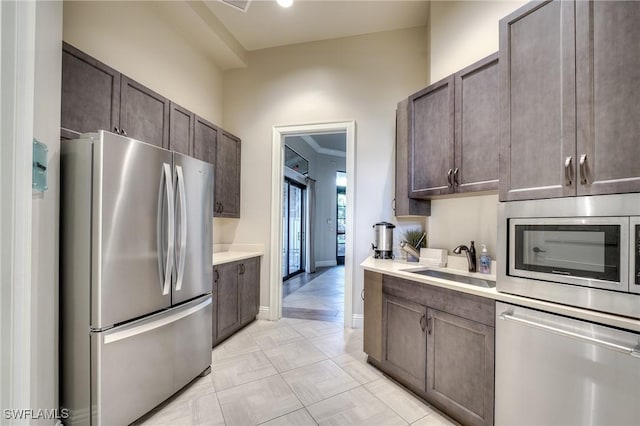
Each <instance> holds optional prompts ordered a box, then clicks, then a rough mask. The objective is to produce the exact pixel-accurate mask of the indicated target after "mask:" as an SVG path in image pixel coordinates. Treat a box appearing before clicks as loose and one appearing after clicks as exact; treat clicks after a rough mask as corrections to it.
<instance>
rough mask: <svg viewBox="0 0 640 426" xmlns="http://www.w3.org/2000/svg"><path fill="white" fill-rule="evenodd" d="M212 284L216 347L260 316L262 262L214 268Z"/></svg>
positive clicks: (213, 327)
mask: <svg viewBox="0 0 640 426" xmlns="http://www.w3.org/2000/svg"><path fill="white" fill-rule="evenodd" d="M213 280H214V282H213V303H214V308H213V324H212V335H213V345H214V346H215V345H217V344H218V343H220V342H221V341H223V340H224V339H226V338H227V337H229V336H231V335H232V334H233V333H235V332H236V331H237V330H239V329H240V328H241V327H243V326H245V325H247V324H248V323H250V322H251V321H253V320H254V319H255V318H256V316H257V315H258V309H259V298H260V258H259V257H253V258H250V259H245V260H240V261H237V262H230V263H223V264H220V265H217V266H214V268H213Z"/></svg>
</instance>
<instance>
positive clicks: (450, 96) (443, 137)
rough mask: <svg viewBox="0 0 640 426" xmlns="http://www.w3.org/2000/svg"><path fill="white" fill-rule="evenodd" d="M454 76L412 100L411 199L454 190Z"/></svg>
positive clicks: (417, 94)
mask: <svg viewBox="0 0 640 426" xmlns="http://www.w3.org/2000/svg"><path fill="white" fill-rule="evenodd" d="M453 84H454V83H453V76H450V77H447V78H446V79H444V80H441V81H439V82H437V83H434V84H432V85H431V86H429V87H427V88H426V89H424V90H421V91H420V92H418V93H416V94H414V95H411V96H410V97H409V129H410V132H409V147H410V149H409V196H410V197H412V198H425V197H429V196H432V195H440V194H448V193H449V192H451V191H452V190H453V186H452V184H453V120H454V90H453Z"/></svg>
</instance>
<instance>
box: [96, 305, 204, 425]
mask: <svg viewBox="0 0 640 426" xmlns="http://www.w3.org/2000/svg"><path fill="white" fill-rule="evenodd" d="M205 323H206V324H207V325H209V326H210V324H211V295H207V296H205V297H203V298H199V299H196V300H194V301H193V302H190V303H187V304H185V305H182V306H179V307H177V308H174V309H170V310H168V311H166V312H162V313H160V314H156V315H153V316H151V317H148V318H145V319H143V320H140V321H136V322H134V323H131V324H127V325H125V326H122V327H116V328H114V329H111V330H108V331H105V332H101V333H93V334H92V335H91V347H92V359H91V376H92V381H91V417H92V422H91V424H93V425H124V424H129V423H131V422H132V421H134V420H135V419H137V418H138V417H140V416H142V415H143V414H145V413H146V412H148V411H149V410H151V409H152V408H154V407H155V406H156V405H158V404H160V403H161V402H162V401H164V400H165V399H167V398H168V397H169V396H171V395H172V394H173V393H174V392H175V391H177V390H178V389H180V388H181V387H183V386H184V385H185V384H187V383H188V382H189V381H190V380H192V379H193V378H194V377H195V376H197V375H198V374H199V373H201V372H202V371H203V370H205V369H207V367H209V366H210V365H211V349H210V348H211V342H210V341H208V342H205V343H204V344H201V343H200V342H199V339H195V338H193V337H194V335H195V334H196V333H199V336H200V337H202V339H203V340H206V339H207V336H209V337H210V335H211V333H210V332H208V329H207V330H204V327H205V325H204V324H205ZM183 334H184V335H187V336H190V337H192V339H191V340H190V341H188V342H187V341H186V340H185V336H183ZM94 354H95V356H94Z"/></svg>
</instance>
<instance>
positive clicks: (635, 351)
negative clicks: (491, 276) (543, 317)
mask: <svg viewBox="0 0 640 426" xmlns="http://www.w3.org/2000/svg"><path fill="white" fill-rule="evenodd" d="M499 318H500V319H501V320H505V321H511V322H515V323H518V324H522V325H525V326H527V327H532V328H537V329H539V330H543V331H547V332H549V333H553V334H557V335H559V336H563V337H569V338H571V339H574V340H577V341H579V342H584V343H591V344H593V345H596V346H600V347H602V348H605V349H609V350H613V351H617V352H622V353H624V354H627V355H631V356H632V357H635V358H640V344H638V346H636V347H634V348H630V347H627V346H622V345H618V344H616V343H611V342H607V341H605V340H600V339H596V338H593V337H589V336H585V335H583V334H580V333H574V332H572V331H567V330H562V329H560V328H556V327H552V326H550V325H546V324H540V323H538V322H535V321H530V320H526V319H524V318H518V317H516V316H514V315H513V311H512V310H506V311H504V312H503V313H501V314H500V316H499Z"/></svg>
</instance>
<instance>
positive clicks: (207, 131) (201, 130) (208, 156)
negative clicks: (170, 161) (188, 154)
mask: <svg viewBox="0 0 640 426" xmlns="http://www.w3.org/2000/svg"><path fill="white" fill-rule="evenodd" d="M194 123H195V124H194V131H193V156H194V157H195V158H197V159H198V160H202V161H206V162H207V163H210V164H216V144H217V140H218V133H219V132H218V128H217V127H216V126H215V125H213V124H211V123H210V122H208V121H207V120H205V119H204V118H202V117H198V116H197V115H196V116H195V118H194Z"/></svg>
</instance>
